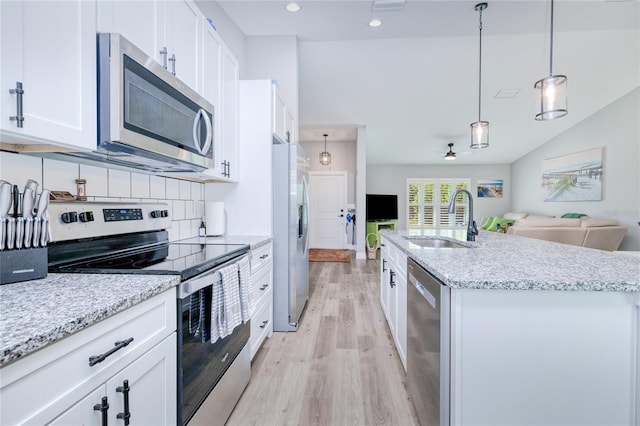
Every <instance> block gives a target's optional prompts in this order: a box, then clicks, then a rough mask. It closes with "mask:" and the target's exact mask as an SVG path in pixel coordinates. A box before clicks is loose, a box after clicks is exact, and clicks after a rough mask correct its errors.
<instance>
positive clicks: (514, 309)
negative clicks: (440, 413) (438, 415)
mask: <svg viewBox="0 0 640 426" xmlns="http://www.w3.org/2000/svg"><path fill="white" fill-rule="evenodd" d="M637 304H638V295H637V294H635V293H617V292H589V291H539V290H522V291H512V290H511V291H509V290H492V291H487V290H469V289H452V291H451V309H452V310H451V316H452V323H451V356H452V358H451V359H452V364H451V401H452V402H451V404H452V407H451V424H452V425H472V424H493V425H497V424H505V425H506V424H508V425H519V424H535V425H559V424H562V425H580V426H584V425H603V424H607V425H630V424H636V423H635V421H636V419H635V416H636V413H635V409H636V408H635V405H636V398H637V396H636V386H637V377H636V376H637V369H636V363H637V360H636V352H637V342H636V340H637V333H638V331H637V327H638V321H639V320H638V313H637V311H638V309H637V306H636V305H637Z"/></svg>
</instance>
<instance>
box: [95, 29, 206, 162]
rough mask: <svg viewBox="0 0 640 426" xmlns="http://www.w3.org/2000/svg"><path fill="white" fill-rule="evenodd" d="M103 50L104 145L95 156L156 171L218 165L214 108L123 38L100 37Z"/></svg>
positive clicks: (100, 127) (101, 102)
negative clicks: (214, 148)
mask: <svg viewBox="0 0 640 426" xmlns="http://www.w3.org/2000/svg"><path fill="white" fill-rule="evenodd" d="M97 47H98V144H97V150H96V152H94V153H92V154H95V155H98V156H102V157H103V158H102V161H106V162H110V163H118V164H120V165H123V166H128V167H136V168H141V169H146V170H150V171H202V170H205V169H207V168H210V167H212V166H213V160H214V158H213V152H214V150H213V134H214V131H213V130H214V129H213V105H212V104H211V103H209V102H208V101H207V100H206V99H204V98H203V97H202V96H200V95H199V94H198V93H196V92H195V91H194V90H193V89H191V88H190V87H188V86H187V85H186V84H184V83H183V82H182V81H180V79H178V78H177V77H176V76H174V75H173V74H171V73H170V72H169V71H168V70H166V69H165V68H163V67H162V65H160V64H159V63H157V62H156V61H155V60H154V59H152V58H150V57H149V56H147V55H146V54H145V53H143V52H142V51H141V50H140V49H138V48H137V47H136V46H134V45H133V44H132V43H131V42H129V41H128V40H127V39H125V38H124V37H122V36H121V35H120V34H116V33H101V34H98V46H97ZM194 66H195V64H194ZM95 155H94V156H93V157H94V159H95ZM85 157H86V156H85Z"/></svg>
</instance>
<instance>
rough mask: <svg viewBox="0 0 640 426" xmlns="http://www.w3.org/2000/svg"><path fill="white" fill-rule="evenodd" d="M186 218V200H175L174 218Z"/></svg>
mask: <svg viewBox="0 0 640 426" xmlns="http://www.w3.org/2000/svg"><path fill="white" fill-rule="evenodd" d="M183 219H185V202H184V201H182V200H174V201H173V220H183Z"/></svg>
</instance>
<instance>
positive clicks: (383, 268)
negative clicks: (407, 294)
mask: <svg viewBox="0 0 640 426" xmlns="http://www.w3.org/2000/svg"><path fill="white" fill-rule="evenodd" d="M386 271H387V259H382V272H386Z"/></svg>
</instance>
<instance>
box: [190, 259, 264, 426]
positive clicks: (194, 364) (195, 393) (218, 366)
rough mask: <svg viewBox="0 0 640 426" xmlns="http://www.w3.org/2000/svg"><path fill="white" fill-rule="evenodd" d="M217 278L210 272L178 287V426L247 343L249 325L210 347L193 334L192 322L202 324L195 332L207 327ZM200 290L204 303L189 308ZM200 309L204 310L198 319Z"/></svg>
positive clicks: (206, 340)
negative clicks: (196, 319)
mask: <svg viewBox="0 0 640 426" xmlns="http://www.w3.org/2000/svg"><path fill="white" fill-rule="evenodd" d="M238 259H239V258H236V259H234V260H232V261H231V262H229V263H233V262H237V260H238ZM229 263H227V264H229ZM216 269H219V268H216ZM218 276H219V275H218V274H217V273H216V272H215V271H212V272H209V273H205V274H203V275H201V276H198V277H196V278H194V279H193V280H190V281H187V282H185V283H183V284H181V285H180V286H179V287H178V425H185V424H187V422H188V421H189V420H190V419H191V418H192V417H193V415H194V414H195V413H196V411H197V410H198V408H200V406H201V405H202V403H203V402H204V401H205V400H206V399H207V397H208V396H209V394H210V393H211V391H212V390H213V389H214V387H216V385H217V384H218V382H220V380H221V379H222V377H223V375H224V374H225V372H226V371H227V370H228V369H229V367H230V366H231V364H233V363H234V361H235V360H236V357H238V355H239V354H240V352H241V351H242V349H243V348H244V347H245V345H246V344H247V342H248V341H249V333H250V329H251V323H250V322H247V323H244V324H241V325H240V326H238V327H236V328H235V329H234V330H233V333H232V334H231V335H229V336H227V337H225V338H223V339H219V340H217V341H216V342H215V343H213V344H212V343H211V340H210V339H207V338H204V339H203V337H202V333H201V332H198V333H196V332H194V331H195V329H196V328H197V326H196V325H195V324H194V319H195V318H202V319H203V320H204V324H199V326H200V328H199V330H202V329H203V328H205V329H208V328H209V327H210V324H211V308H210V307H211V303H210V301H211V296H212V291H213V285H215V284H217V283H218V282H217V277H218ZM207 282H208V284H206V283H207ZM200 289H202V290H203V293H204V297H203V300H204V302H206V303H194V304H193V305H192V298H191V295H192V294H194V293H196V292H198V293H199V291H200ZM194 300H197V298H196V299H194ZM201 309H204V311H203V315H202V316H201V315H200V313H201ZM190 318H191V322H190ZM232 405H235V402H234V403H233V404H232Z"/></svg>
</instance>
